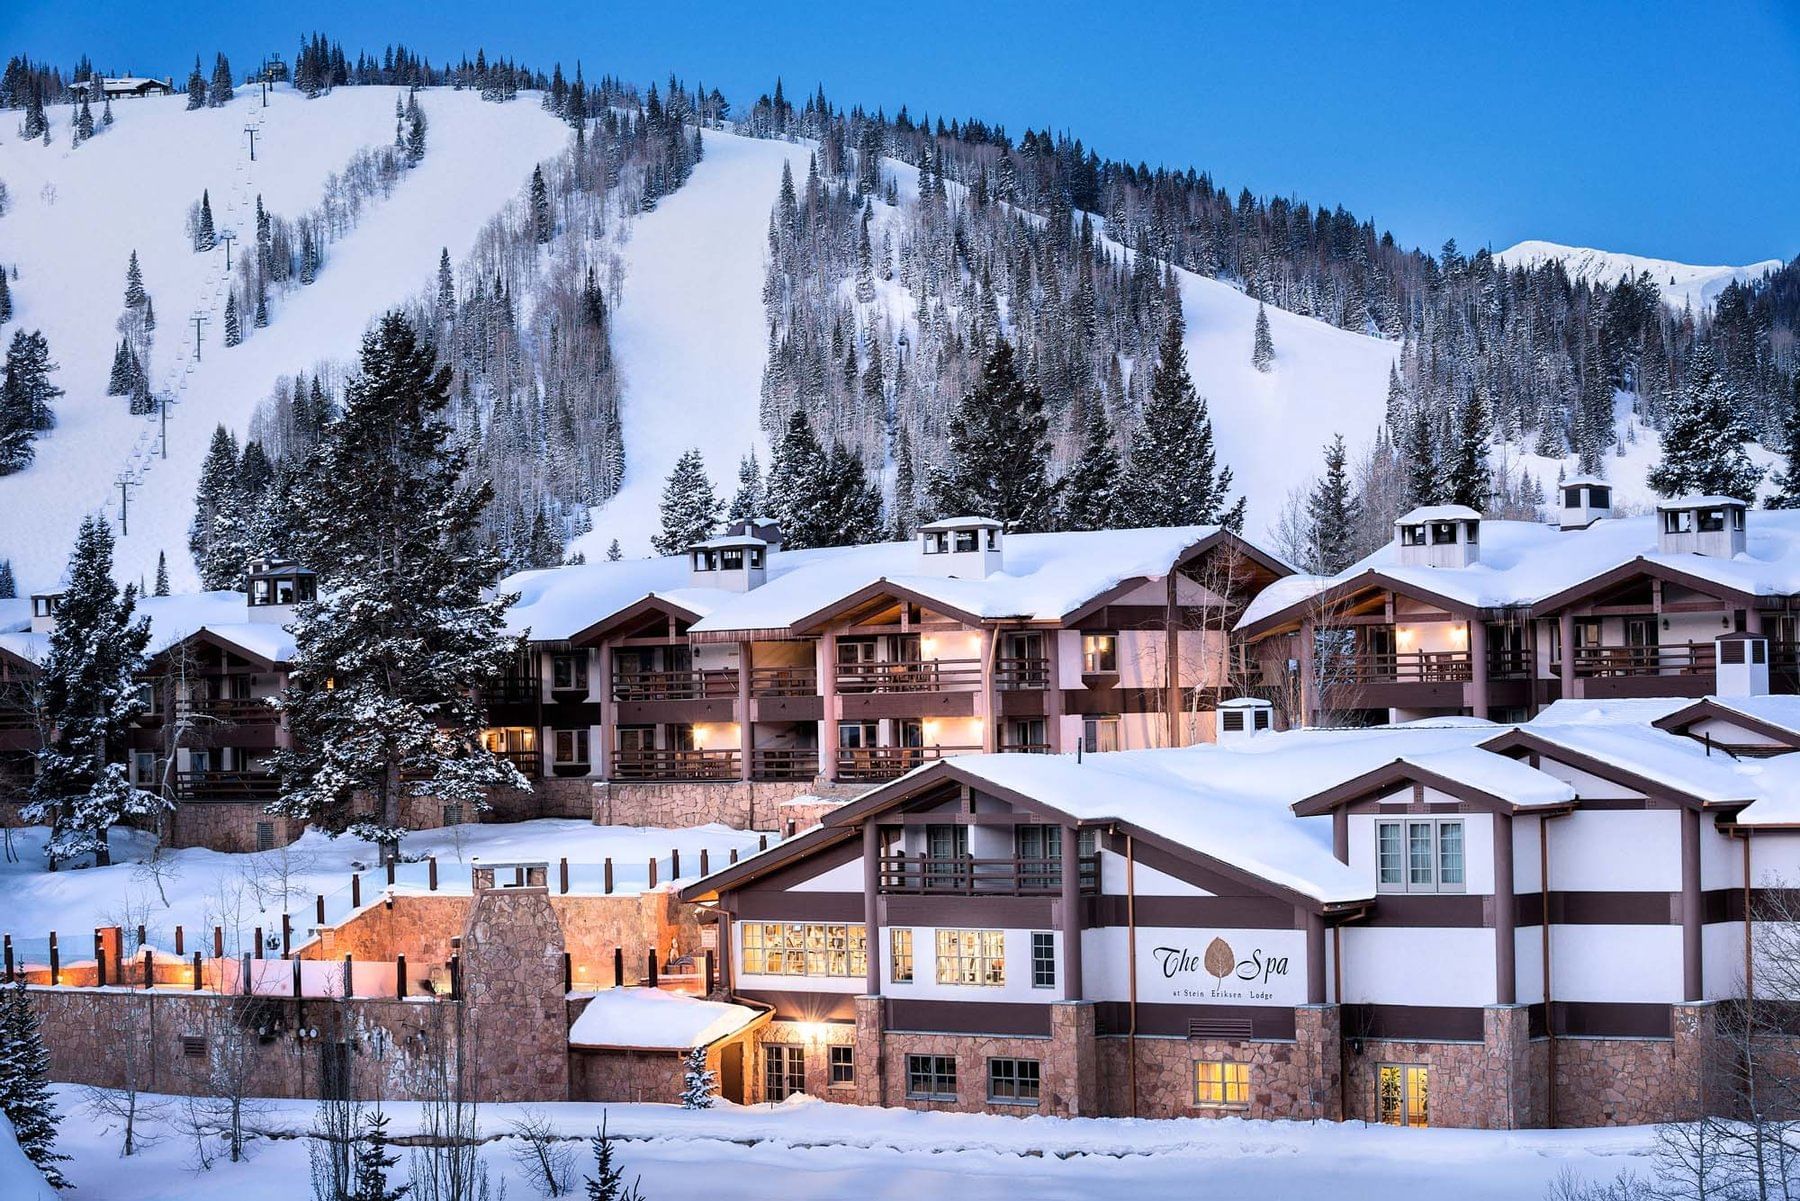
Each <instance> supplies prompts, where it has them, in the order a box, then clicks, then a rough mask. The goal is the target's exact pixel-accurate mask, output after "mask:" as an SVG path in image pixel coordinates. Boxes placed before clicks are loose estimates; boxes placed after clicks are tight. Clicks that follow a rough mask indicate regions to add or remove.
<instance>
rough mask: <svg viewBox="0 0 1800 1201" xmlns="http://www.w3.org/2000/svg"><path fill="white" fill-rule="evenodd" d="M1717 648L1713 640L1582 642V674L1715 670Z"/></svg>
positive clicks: (1578, 657)
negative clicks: (1632, 643)
mask: <svg viewBox="0 0 1800 1201" xmlns="http://www.w3.org/2000/svg"><path fill="white" fill-rule="evenodd" d="M1716 654H1717V652H1716V650H1715V648H1714V646H1713V644H1712V643H1710V642H1679V643H1670V644H1667V645H1664V646H1579V647H1576V648H1575V674H1576V675H1578V676H1668V675H1679V676H1691V675H1699V674H1702V673H1705V672H1710V671H1712V670H1713V665H1714V660H1715V658H1716Z"/></svg>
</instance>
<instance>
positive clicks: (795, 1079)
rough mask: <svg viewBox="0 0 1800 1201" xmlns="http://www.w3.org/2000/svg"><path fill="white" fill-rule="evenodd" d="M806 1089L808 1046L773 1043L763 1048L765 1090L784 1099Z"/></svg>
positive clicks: (779, 1099)
mask: <svg viewBox="0 0 1800 1201" xmlns="http://www.w3.org/2000/svg"><path fill="white" fill-rule="evenodd" d="M805 1091H806V1048H805V1047H788V1046H782V1045H780V1044H771V1045H768V1046H765V1047H764V1048H763V1092H764V1094H765V1095H766V1096H767V1097H768V1099H769V1100H771V1101H783V1100H786V1099H787V1098H788V1097H791V1096H793V1095H794V1094H795V1093H804V1092H805Z"/></svg>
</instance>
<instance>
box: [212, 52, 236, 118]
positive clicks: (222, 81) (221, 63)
mask: <svg viewBox="0 0 1800 1201" xmlns="http://www.w3.org/2000/svg"><path fill="white" fill-rule="evenodd" d="M232 95H233V92H232V88H231V62H230V60H229V59H227V58H226V57H225V56H224V55H223V54H217V55H214V56H213V72H212V82H211V83H210V84H208V85H207V89H206V104H207V107H208V108H218V107H220V106H221V105H224V104H228V103H230V101H231V97H232Z"/></svg>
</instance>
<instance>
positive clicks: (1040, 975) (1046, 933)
mask: <svg viewBox="0 0 1800 1201" xmlns="http://www.w3.org/2000/svg"><path fill="white" fill-rule="evenodd" d="M1031 987H1033V988H1055V987H1056V933H1055V931H1052V930H1033V931H1032V932H1031Z"/></svg>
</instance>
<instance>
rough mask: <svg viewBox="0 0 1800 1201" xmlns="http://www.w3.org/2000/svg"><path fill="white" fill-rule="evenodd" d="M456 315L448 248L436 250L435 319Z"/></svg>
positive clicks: (443, 319) (441, 319) (446, 318)
mask: <svg viewBox="0 0 1800 1201" xmlns="http://www.w3.org/2000/svg"><path fill="white" fill-rule="evenodd" d="M455 316H456V274H455V272H453V271H452V270H451V269H450V248H449V247H448V246H444V247H441V248H440V249H439V250H438V269H437V319H438V320H439V321H450V320H452V319H454V318H455Z"/></svg>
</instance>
